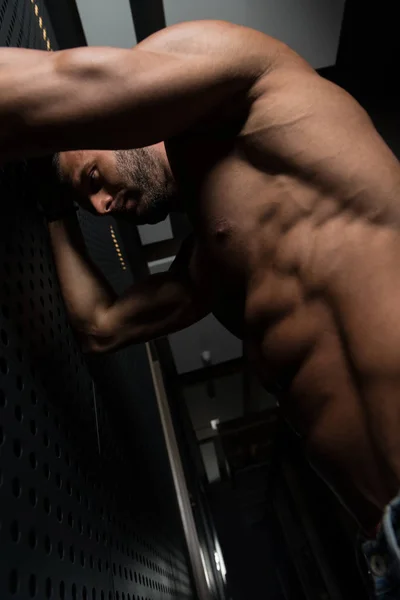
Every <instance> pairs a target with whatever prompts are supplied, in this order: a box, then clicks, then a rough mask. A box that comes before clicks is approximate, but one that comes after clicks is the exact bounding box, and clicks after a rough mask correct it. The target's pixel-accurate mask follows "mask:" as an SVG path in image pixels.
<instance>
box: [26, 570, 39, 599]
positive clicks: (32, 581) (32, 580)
mask: <svg viewBox="0 0 400 600" xmlns="http://www.w3.org/2000/svg"><path fill="white" fill-rule="evenodd" d="M28 589H29V595H30V597H31V598H34V597H35V596H36V592H37V581H36V575H33V574H32V575H31V576H30V577H29V584H28Z"/></svg>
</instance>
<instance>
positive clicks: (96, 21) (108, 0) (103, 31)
mask: <svg viewBox="0 0 400 600" xmlns="http://www.w3.org/2000/svg"><path fill="white" fill-rule="evenodd" d="M76 4H77V7H78V11H79V14H80V17H81V21H82V25H83V29H84V32H85V35H86V40H87V43H88V45H89V46H115V47H118V48H131V47H132V46H135V45H136V35H135V30H134V28H133V20H132V13H131V9H130V6H129V1H128V0H95V1H94V0H76Z"/></svg>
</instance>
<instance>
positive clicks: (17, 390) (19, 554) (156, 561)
mask: <svg viewBox="0 0 400 600" xmlns="http://www.w3.org/2000/svg"><path fill="white" fill-rule="evenodd" d="M0 45H13V46H24V47H30V48H38V49H43V50H51V49H56V47H57V46H56V42H55V39H54V35H53V32H52V28H51V25H50V23H49V21H48V18H47V12H46V8H45V5H44V4H43V2H40V1H39V2H37V1H36V0H35V1H32V0H0ZM0 51H1V50H0ZM25 173H26V165H25V164H24V163H19V164H11V165H6V166H3V167H2V166H0V202H1V204H2V207H3V209H2V216H1V219H0V278H1V279H0V597H1V598H2V600H3V599H4V600H11V599H13V600H26V599H29V598H37V599H40V600H42V599H47V598H48V599H56V600H116V599H117V600H174V599H180V600H189V599H191V598H193V597H194V596H193V592H192V585H191V577H190V574H189V569H188V563H187V555H186V548H185V544H184V537H183V532H182V527H181V524H180V521H179V513H178V508H177V502H176V498H175V495H174V489H173V484H172V477H171V473H170V471H169V464H168V458H167V453H166V448H165V444H164V441H163V436H162V429H161V424H160V422H159V417H158V412H157V406H156V399H155V395H154V390H153V388H152V383H151V377H150V371H149V366H148V363H147V361H146V352H145V348H144V347H143V346H137V347H135V348H130V349H129V348H128V349H126V350H124V351H121V352H118V353H116V354H115V355H113V356H109V357H107V356H106V357H100V358H99V359H97V358H96V359H91V360H88V359H87V358H85V357H83V355H82V354H81V352H80V349H79V347H78V345H77V343H76V340H75V338H74V335H73V332H72V330H71V328H70V325H69V323H68V319H67V316H66V313H65V309H64V304H63V300H62V296H61V293H60V289H59V285H58V281H57V276H56V271H55V267H54V264H53V260H52V255H51V251H50V246H49V239H48V233H47V229H46V227H45V225H44V223H43V220H42V218H41V216H40V214H39V213H38V211H37V210H36V208H35V202H34V199H32V193H31V190H29V194H28V193H27V192H28V190H27V189H25V186H26V178H25ZM79 218H80V222H81V226H82V229H83V231H84V235H85V238H86V242H87V244H88V247H89V251H90V253H91V255H92V256H93V258H94V259H95V261H96V262H97V264H98V265H99V266H100V268H102V270H103V272H104V273H105V274H106V276H107V278H108V279H109V281H110V282H111V284H112V285H113V286H114V288H115V289H116V290H117V291H119V292H120V291H122V290H123V289H125V288H126V287H127V286H128V285H130V284H131V283H132V276H131V273H130V271H129V267H128V266H127V263H126V261H125V259H124V256H123V247H122V244H121V242H120V240H119V239H118V229H117V227H116V224H115V223H114V222H113V221H112V220H106V219H105V220H103V219H93V217H91V215H88V214H86V213H82V214H80V216H79Z"/></svg>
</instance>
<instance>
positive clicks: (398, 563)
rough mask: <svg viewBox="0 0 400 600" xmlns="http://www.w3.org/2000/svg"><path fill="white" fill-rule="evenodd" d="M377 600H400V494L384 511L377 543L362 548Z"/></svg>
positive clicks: (369, 542) (366, 543) (370, 543)
mask: <svg viewBox="0 0 400 600" xmlns="http://www.w3.org/2000/svg"><path fill="white" fill-rule="evenodd" d="M363 553H364V555H365V557H366V559H367V563H368V567H369V572H370V575H371V577H372V579H373V582H374V587H375V597H376V598H377V600H400V494H399V495H398V496H397V497H396V498H395V499H394V500H393V501H392V502H391V503H390V504H388V506H387V507H386V509H385V513H384V515H383V520H382V523H381V528H380V530H379V533H378V535H377V536H376V539H375V540H372V541H368V542H365V543H364V544H363Z"/></svg>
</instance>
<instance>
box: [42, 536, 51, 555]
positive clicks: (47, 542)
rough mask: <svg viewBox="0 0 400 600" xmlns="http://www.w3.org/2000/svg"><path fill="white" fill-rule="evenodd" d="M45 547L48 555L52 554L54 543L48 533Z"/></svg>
mask: <svg viewBox="0 0 400 600" xmlns="http://www.w3.org/2000/svg"><path fill="white" fill-rule="evenodd" d="M44 549H45V552H46V554H47V556H50V554H51V550H52V543H51V540H50V538H49V536H48V535H46V536H45V538H44Z"/></svg>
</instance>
